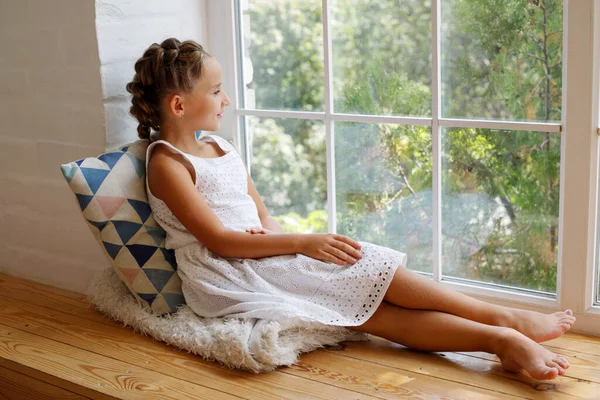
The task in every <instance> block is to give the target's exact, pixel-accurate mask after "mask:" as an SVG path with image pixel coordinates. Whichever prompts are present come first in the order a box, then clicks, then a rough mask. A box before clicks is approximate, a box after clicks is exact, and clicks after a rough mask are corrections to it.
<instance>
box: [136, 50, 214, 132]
mask: <svg viewBox="0 0 600 400" xmlns="http://www.w3.org/2000/svg"><path fill="white" fill-rule="evenodd" d="M206 57H210V55H209V54H208V53H207V52H206V51H205V50H204V49H203V48H202V46H200V45H199V44H198V43H196V42H194V41H191V40H187V41H185V42H180V41H179V40H177V39H175V38H169V39H166V40H164V41H163V42H162V43H161V44H157V43H153V44H152V45H151V46H150V47H148V49H146V51H145V52H144V55H143V56H142V57H141V58H140V59H138V60H137V61H136V63H135V75H134V76H133V80H132V81H131V82H129V83H128V84H127V86H126V88H127V92H129V93H130V94H131V95H132V98H131V104H132V105H131V107H130V109H129V113H130V114H131V115H132V116H133V117H135V119H137V121H138V123H139V125H138V128H137V131H138V136H139V137H140V138H141V139H150V133H151V130H154V131H155V132H159V131H160V123H161V119H162V116H161V112H160V102H161V100H162V99H163V97H164V96H167V95H169V94H171V93H173V92H177V91H183V92H189V91H190V90H191V89H192V87H193V85H194V82H195V81H196V80H197V79H198V78H200V76H201V74H202V69H203V63H204V59H205V58H206Z"/></svg>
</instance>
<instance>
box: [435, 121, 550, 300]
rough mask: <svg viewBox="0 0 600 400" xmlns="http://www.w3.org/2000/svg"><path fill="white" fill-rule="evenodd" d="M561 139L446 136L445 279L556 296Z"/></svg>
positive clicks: (469, 132)
mask: <svg viewBox="0 0 600 400" xmlns="http://www.w3.org/2000/svg"><path fill="white" fill-rule="evenodd" d="M560 140H561V138H560V134H557V133H539V132H521V131H500V130H488V129H447V130H444V132H443V159H442V179H443V181H442V182H443V192H442V236H443V239H442V240H443V241H442V254H443V264H442V265H443V274H444V275H447V276H451V277H459V278H467V279H473V280H478V281H483V282H491V283H497V284H504V285H509V286H514V287H518V288H528V289H534V290H540V291H545V292H550V293H556V262H557V252H558V210H559V193H560Z"/></svg>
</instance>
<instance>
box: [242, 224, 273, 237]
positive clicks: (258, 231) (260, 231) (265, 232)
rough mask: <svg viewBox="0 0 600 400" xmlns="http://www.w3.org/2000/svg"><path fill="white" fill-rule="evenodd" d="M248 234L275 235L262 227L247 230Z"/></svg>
mask: <svg viewBox="0 0 600 400" xmlns="http://www.w3.org/2000/svg"><path fill="white" fill-rule="evenodd" d="M246 233H249V234H251V235H268V234H270V233H275V232H273V231H271V230H268V229H265V228H263V227H260V226H256V227H254V228H250V229H246Z"/></svg>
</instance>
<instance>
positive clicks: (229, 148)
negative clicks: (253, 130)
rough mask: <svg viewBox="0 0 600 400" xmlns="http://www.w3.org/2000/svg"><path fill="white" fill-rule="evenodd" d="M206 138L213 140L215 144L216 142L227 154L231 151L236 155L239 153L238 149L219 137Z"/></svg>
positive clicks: (210, 136)
mask: <svg viewBox="0 0 600 400" xmlns="http://www.w3.org/2000/svg"><path fill="white" fill-rule="evenodd" d="M205 137H209V138H211V139H212V140H213V141H214V142H216V143H217V144H218V145H219V147H221V149H223V151H224V152H225V153H229V152H231V151H233V152H234V153H237V152H238V151H237V150H236V148H235V147H234V146H233V145H232V144H231V143H229V141H227V140H226V139H224V138H222V137H221V136H219V135H206V136H205ZM200 140H202V137H200Z"/></svg>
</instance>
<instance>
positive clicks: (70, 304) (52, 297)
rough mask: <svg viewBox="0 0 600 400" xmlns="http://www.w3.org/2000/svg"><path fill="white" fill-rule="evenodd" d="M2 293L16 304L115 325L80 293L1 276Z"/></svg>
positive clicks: (4, 275) (0, 288)
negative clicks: (43, 308) (32, 305)
mask: <svg viewBox="0 0 600 400" xmlns="http://www.w3.org/2000/svg"><path fill="white" fill-rule="evenodd" d="M0 293H1V294H2V295H3V296H4V297H7V298H10V299H13V300H14V302H15V303H16V304H21V303H25V304H34V305H38V306H42V307H47V308H51V309H53V310H64V311H67V312H68V313H70V314H73V315H78V316H80V317H82V318H86V319H90V320H93V321H96V322H100V323H105V324H110V325H114V323H115V321H114V320H112V319H110V318H108V317H106V316H104V315H103V314H102V313H100V312H98V311H97V310H96V309H95V308H94V307H93V306H92V305H90V304H89V302H88V300H87V297H86V296H85V295H83V294H80V293H75V292H70V291H68V290H64V289H59V288H55V287H52V286H48V285H43V284H41V283H37V282H33V281H28V280H25V279H21V278H15V277H12V276H8V275H6V274H0Z"/></svg>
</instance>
